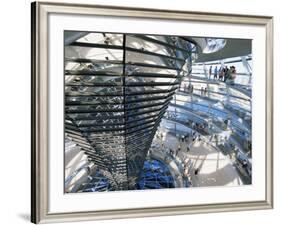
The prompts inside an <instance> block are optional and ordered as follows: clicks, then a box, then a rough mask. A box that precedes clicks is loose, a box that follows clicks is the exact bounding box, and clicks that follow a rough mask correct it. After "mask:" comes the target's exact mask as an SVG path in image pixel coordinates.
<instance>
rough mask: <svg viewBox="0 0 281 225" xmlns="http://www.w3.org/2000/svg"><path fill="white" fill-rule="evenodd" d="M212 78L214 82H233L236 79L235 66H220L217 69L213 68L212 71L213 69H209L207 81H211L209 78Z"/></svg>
mask: <svg viewBox="0 0 281 225" xmlns="http://www.w3.org/2000/svg"><path fill="white" fill-rule="evenodd" d="M212 75H214V76H213V79H214V80H221V81H223V82H226V81H227V80H232V81H234V80H235V77H236V68H235V66H230V67H229V68H228V66H221V67H220V68H219V69H218V66H216V67H215V69H214V71H213V67H212V66H210V67H209V79H211V76H212Z"/></svg>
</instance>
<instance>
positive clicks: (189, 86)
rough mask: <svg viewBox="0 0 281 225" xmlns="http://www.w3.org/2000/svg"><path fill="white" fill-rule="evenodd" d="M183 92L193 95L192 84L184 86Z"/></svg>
mask: <svg viewBox="0 0 281 225" xmlns="http://www.w3.org/2000/svg"><path fill="white" fill-rule="evenodd" d="M183 91H184V92H187V93H190V94H192V93H193V85H192V84H191V83H189V84H188V86H186V84H184V86H183Z"/></svg>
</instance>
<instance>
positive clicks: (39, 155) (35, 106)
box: [31, 2, 273, 223]
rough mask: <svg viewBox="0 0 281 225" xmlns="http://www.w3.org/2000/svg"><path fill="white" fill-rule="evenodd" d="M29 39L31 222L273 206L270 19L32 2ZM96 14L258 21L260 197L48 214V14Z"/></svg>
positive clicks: (151, 17)
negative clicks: (262, 110) (261, 61)
mask: <svg viewBox="0 0 281 225" xmlns="http://www.w3.org/2000/svg"><path fill="white" fill-rule="evenodd" d="M31 13H32V15H31V17H32V18H31V27H32V31H31V32H32V33H31V44H32V59H31V60H32V66H31V67H32V79H31V80H32V81H31V82H32V85H31V86H32V88H31V92H32V97H31V102H32V104H31V105H32V109H31V112H32V120H31V121H32V124H31V128H32V133H31V136H32V140H31V143H32V148H31V161H32V164H31V178H32V180H31V222H33V223H46V222H65V221H83V220H100V219H115V218H132V217H148V216H163V215H165V216H167V215H180V214H191V213H210V212H226V211H239V210H258V209H271V208H273V18H272V17H270V16H252V15H237V14H220V13H208V12H186V11H170V10H159V9H148V8H125V7H116V6H102V5H83V4H70V3H69V4H67V3H48V2H33V3H32V5H31ZM50 13H58V14H59V13H62V14H68V15H71V14H76V15H78V14H79V15H100V16H115V17H138V18H147V19H160V20H161V19H166V20H175V21H200V22H206V23H207V22H217V23H226V24H238V25H239V24H241V25H243V24H246V25H259V26H263V27H265V29H266V55H265V57H264V58H265V60H266V61H265V64H266V79H265V80H266V83H265V86H266V87H265V90H266V96H265V98H266V118H265V121H266V131H265V143H266V146H265V149H266V152H265V157H266V167H265V168H264V169H265V174H266V182H265V185H266V187H265V190H266V193H265V196H266V199H265V200H263V201H249V202H241V203H237V202H236V203H232V202H229V203H223V204H220V203H214V204H205V205H204V204H201V205H185V206H182V205H179V206H169V205H167V206H165V207H149V208H137V209H136V208H134V209H130V208H128V209H119V210H106V211H104V210H103V211H83V212H71V213H69V212H62V213H50V212H49V210H48V205H49V197H48V163H49V162H48V104H49V102H48V101H49V97H48V14H50Z"/></svg>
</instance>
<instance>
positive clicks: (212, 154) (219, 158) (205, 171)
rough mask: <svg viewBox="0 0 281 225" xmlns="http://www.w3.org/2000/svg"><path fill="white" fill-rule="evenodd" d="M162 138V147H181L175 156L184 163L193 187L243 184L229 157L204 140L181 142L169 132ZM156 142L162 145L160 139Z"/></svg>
mask: <svg viewBox="0 0 281 225" xmlns="http://www.w3.org/2000/svg"><path fill="white" fill-rule="evenodd" d="M163 140H164V142H163V146H164V148H170V149H173V150H176V149H178V147H179V146H180V147H181V150H180V151H179V152H178V154H177V156H176V157H178V158H180V159H181V160H182V161H183V162H184V164H185V165H186V166H185V168H186V172H187V173H188V174H189V176H190V179H191V182H192V186H193V187H207V186H237V185H242V184H243V182H242V180H241V179H240V177H239V175H238V173H237V171H236V169H235V167H234V166H233V165H232V162H231V160H230V158H229V157H228V156H225V155H223V154H222V153H221V152H220V151H219V150H217V149H216V148H214V147H212V146H210V145H209V144H207V143H205V142H204V141H195V142H194V143H192V141H191V140H189V141H188V142H181V141H179V140H178V138H176V137H175V136H173V135H171V134H164V137H163ZM156 142H158V143H159V144H160V145H162V142H161V140H159V139H157V140H156ZM187 145H189V147H190V151H187V150H186V149H187ZM196 169H197V170H198V174H197V175H195V170H196Z"/></svg>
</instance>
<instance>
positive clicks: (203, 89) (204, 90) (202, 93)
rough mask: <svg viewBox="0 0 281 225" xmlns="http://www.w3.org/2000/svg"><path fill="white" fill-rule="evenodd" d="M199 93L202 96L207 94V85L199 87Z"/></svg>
mask: <svg viewBox="0 0 281 225" xmlns="http://www.w3.org/2000/svg"><path fill="white" fill-rule="evenodd" d="M200 94H201V95H202V96H207V94H208V89H207V87H205V88H203V87H201V89H200Z"/></svg>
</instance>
